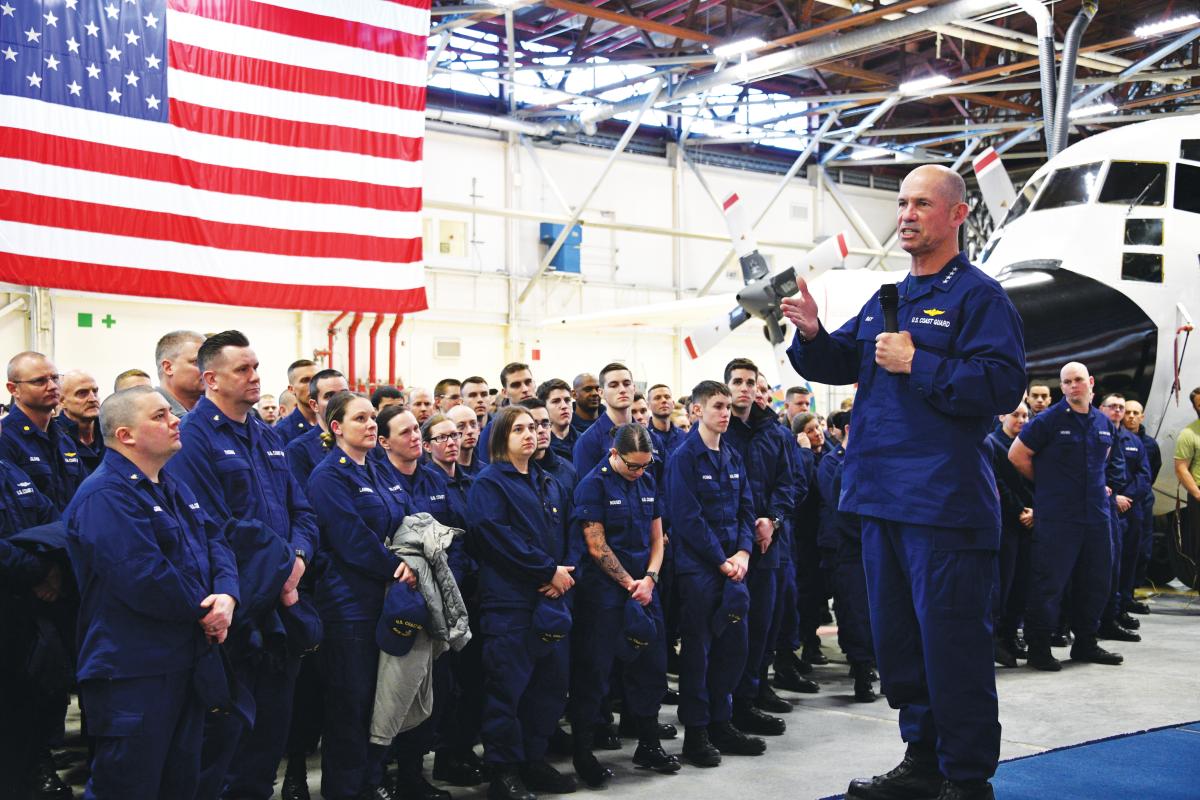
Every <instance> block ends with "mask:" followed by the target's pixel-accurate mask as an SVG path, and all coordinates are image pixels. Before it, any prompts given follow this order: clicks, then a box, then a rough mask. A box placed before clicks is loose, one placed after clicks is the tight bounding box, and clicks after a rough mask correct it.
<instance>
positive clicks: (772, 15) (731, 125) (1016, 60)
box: [428, 0, 1200, 177]
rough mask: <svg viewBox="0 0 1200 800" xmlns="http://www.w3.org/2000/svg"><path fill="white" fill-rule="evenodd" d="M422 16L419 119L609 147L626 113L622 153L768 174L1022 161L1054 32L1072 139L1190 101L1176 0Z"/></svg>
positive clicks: (1183, 8)
mask: <svg viewBox="0 0 1200 800" xmlns="http://www.w3.org/2000/svg"><path fill="white" fill-rule="evenodd" d="M1089 12H1091V13H1090V14H1089ZM433 14H434V17H433V26H432V32H431V35H430V39H429V65H430V66H429V70H430V72H429V81H430V82H429V87H430V88H429V101H428V104H429V108H430V111H429V113H428V116H429V117H430V118H432V119H441V120H444V121H447V122H451V123H457V124H469V125H476V126H481V127H490V128H494V129H499V130H504V131H515V132H517V133H521V134H524V135H526V136H528V137H530V138H534V139H549V140H558V141H581V142H584V143H589V144H599V145H600V146H610V147H611V146H613V144H614V143H615V140H616V137H618V136H621V135H622V134H623V133H628V131H629V129H630V128H633V127H635V126H632V125H630V124H629V123H630V122H633V121H635V120H637V121H639V122H640V125H637V126H636V135H634V136H632V137H631V138H632V141H631V142H630V143H629V144H628V147H629V149H631V150H636V149H638V148H642V149H643V150H648V151H653V150H654V149H656V148H665V147H666V146H667V145H669V144H675V145H680V144H682V145H683V146H684V148H685V150H686V151H687V152H689V153H691V154H693V155H695V156H697V157H698V160H699V159H703V160H704V161H708V162H713V161H716V162H718V163H719V162H721V160H722V159H725V160H727V161H730V162H731V163H750V162H755V163H757V164H759V165H766V168H768V169H770V165H772V164H775V165H778V167H779V169H778V171H781V172H782V171H783V170H784V169H786V168H787V165H788V164H789V163H792V162H793V160H794V159H796V158H797V156H798V155H799V154H800V153H802V152H803V151H804V150H805V149H806V148H810V149H811V150H812V153H811V155H812V158H813V160H816V161H819V162H820V163H821V164H822V165H824V166H826V167H837V168H854V169H856V170H857V169H863V170H870V171H871V173H873V174H874V175H878V176H881V177H882V176H888V175H895V174H900V173H901V172H903V171H906V170H907V169H908V168H909V167H908V166H906V165H911V164H916V163H947V164H951V163H954V162H958V163H959V164H960V165H961V164H962V163H963V162H964V155H966V156H969V155H971V154H972V153H974V152H977V151H979V150H982V149H983V148H986V147H987V146H993V147H996V148H997V149H998V150H1000V151H1001V152H1002V153H1004V154H1005V159H1006V161H1008V162H1009V164H1010V170H1011V171H1013V172H1015V173H1020V172H1021V171H1022V168H1023V166H1024V167H1025V168H1026V169H1033V168H1034V167H1036V166H1037V165H1038V164H1040V163H1041V162H1042V161H1043V160H1044V159H1045V158H1046V152H1047V147H1048V145H1047V139H1046V137H1045V136H1044V135H1043V129H1044V128H1045V129H1048V130H1053V129H1054V125H1055V120H1054V117H1053V115H1052V114H1051V115H1048V114H1047V111H1048V110H1050V109H1053V108H1054V107H1055V106H1056V105H1057V103H1056V102H1055V101H1054V98H1053V95H1054V94H1055V93H1057V92H1059V91H1060V87H1058V86H1057V85H1054V84H1056V82H1053V83H1052V84H1051V85H1043V82H1042V81H1040V78H1039V76H1040V75H1041V74H1043V73H1042V71H1041V70H1040V69H1039V59H1042V60H1044V59H1046V58H1048V57H1049V50H1048V49H1047V48H1042V50H1041V53H1040V55H1039V42H1044V41H1046V40H1047V39H1048V37H1049V36H1050V35H1052V36H1053V39H1054V42H1055V44H1056V61H1057V62H1058V64H1059V66H1061V63H1062V61H1063V60H1064V54H1063V45H1064V42H1065V41H1069V40H1071V39H1072V38H1074V39H1075V40H1076V41H1077V42H1078V48H1077V49H1078V55H1077V67H1076V69H1075V70H1074V86H1073V93H1072V94H1071V95H1070V96H1071V97H1072V102H1071V105H1070V106H1063V108H1062V109H1061V112H1060V113H1061V114H1062V115H1063V118H1065V116H1066V115H1067V112H1068V110H1070V120H1069V121H1068V122H1067V123H1066V124H1065V125H1063V124H1062V123H1061V122H1060V123H1059V130H1060V131H1061V130H1062V129H1063V128H1067V130H1066V136H1067V139H1066V140H1065V141H1074V140H1076V139H1077V138H1079V137H1081V136H1084V135H1087V134H1089V133H1092V132H1096V131H1099V130H1104V129H1106V128H1109V127H1112V126H1115V125H1124V124H1128V123H1130V122H1135V121H1139V120H1142V119H1145V118H1147V117H1150V116H1152V115H1160V114H1171V113H1191V112H1194V111H1197V110H1200V105H1198V103H1200V16H1197V7H1196V5H1195V4H1189V3H1180V2H1152V1H1151V0H1121V1H1120V2H1117V1H1116V0H1107V2H1100V3H1095V2H1076V1H1075V0H1064V1H1063V2H1054V3H1041V2H1039V1H1038V0H1021V2H988V0H942V1H939V0H585V1H584V2H579V1H578V0H542V1H541V2H528V0H515V2H508V1H507V0H506V1H505V2H504V4H503V5H501V4H500V0H496V3H495V4H490V5H485V4H478V5H475V4H468V5H464V4H462V3H461V2H459V3H455V2H453V0H440V1H439V2H435V4H434V7H433ZM1073 34H1081V35H1079V36H1077V37H1076V36H1073ZM1068 49H1071V48H1070V46H1069V45H1068ZM1066 60H1068V61H1069V60H1070V56H1069V55H1068V56H1067V57H1066ZM1057 72H1061V69H1056V73H1057ZM1047 95H1049V104H1047V102H1046V98H1047ZM1059 137H1061V133H1060V134H1059ZM1051 138H1056V137H1051ZM1059 140H1062V139H1061V138H1059ZM1050 147H1051V149H1053V147H1054V144H1053V143H1051V145H1050Z"/></svg>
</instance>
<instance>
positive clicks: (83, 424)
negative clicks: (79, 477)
mask: <svg viewBox="0 0 1200 800" xmlns="http://www.w3.org/2000/svg"><path fill="white" fill-rule="evenodd" d="M99 419H100V386H99V385H98V384H97V383H96V379H95V378H93V377H92V376H91V375H89V374H87V373H86V372H83V371H82V370H72V371H71V372H68V373H66V374H65V375H63V383H62V409H61V413H59V415H58V416H57V417H55V418H54V423H53V424H55V425H58V426H60V427H61V428H62V429H63V433H65V434H66V435H67V436H68V437H69V438H70V439H71V441H72V442H74V444H75V452H76V453H78V454H79V457H80V458H82V459H83V468H84V472H85V473H86V474H87V475H91V474H92V472H93V471H94V470H95V469H96V467H98V466H100V460H101V459H102V458H104V437H103V436H101V435H100V423H99Z"/></svg>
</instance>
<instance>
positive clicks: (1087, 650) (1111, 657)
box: [1071, 636, 1125, 667]
mask: <svg viewBox="0 0 1200 800" xmlns="http://www.w3.org/2000/svg"><path fill="white" fill-rule="evenodd" d="M1071 660H1072V661H1082V662H1084V663H1087V664H1107V665H1108V666H1110V667H1115V666H1117V665H1119V664H1121V663H1123V662H1124V661H1125V657H1124V656H1122V655H1121V654H1120V653H1113V652H1110V651H1108V650H1105V649H1104V648H1103V647H1101V646H1100V645H1098V644H1096V640H1095V639H1091V638H1086V637H1083V636H1080V637H1078V638H1076V639H1075V644H1073V645H1071Z"/></svg>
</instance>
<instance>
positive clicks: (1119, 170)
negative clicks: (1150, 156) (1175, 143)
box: [1100, 161, 1167, 206]
mask: <svg viewBox="0 0 1200 800" xmlns="http://www.w3.org/2000/svg"><path fill="white" fill-rule="evenodd" d="M1166 197H1167V165H1166V164H1158V163H1153V162H1149V161H1114V162H1112V166H1110V167H1109V168H1108V177H1106V178H1105V179H1104V188H1103V189H1101V190H1100V202H1101V203H1116V204H1118V205H1126V206H1135V205H1136V206H1161V205H1162V204H1163V203H1164V202H1166Z"/></svg>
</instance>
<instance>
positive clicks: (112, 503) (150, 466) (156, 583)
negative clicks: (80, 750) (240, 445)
mask: <svg viewBox="0 0 1200 800" xmlns="http://www.w3.org/2000/svg"><path fill="white" fill-rule="evenodd" d="M101 420H102V424H103V428H104V438H105V439H106V442H107V446H108V451H107V453H106V454H105V456H104V461H103V463H102V464H101V466H100V467H99V468H98V469H97V470H96V472H94V473H93V474H92V475H91V477H89V478H88V479H87V480H85V481H84V483H83V485H82V486H81V487H80V489H79V491H78V492H77V493H76V495H75V498H74V499H73V500H72V501H71V504H70V505H69V506H68V507H67V511H66V513H65V515H64V519H65V521H66V526H67V546H68V548H69V550H70V553H71V562H72V564H73V565H74V569H75V574H76V576H77V579H78V582H79V587H80V592H81V597H82V601H81V607H80V612H79V668H78V678H79V692H80V703H81V705H82V707H83V712H84V713H85V714H86V715H87V725H88V732H89V733H90V734H91V736H92V737H93V741H94V748H95V749H94V754H93V757H92V774H91V778H90V779H89V781H88V786H87V789H86V793H85V796H86V797H89V798H96V800H106V799H107V798H112V800H140V799H141V798H146V799H147V800H151V799H155V800H168V798H180V797H191V796H192V795H193V793H194V791H195V789H196V782H197V779H198V776H199V772H200V749H201V737H202V735H203V731H204V713H205V709H206V702H205V698H203V697H202V696H201V695H200V694H199V692H198V691H197V688H196V685H197V684H196V680H197V677H196V674H195V673H196V670H197V667H198V664H199V662H200V659H201V657H202V656H203V655H204V654H205V653H206V652H207V651H208V649H209V647H208V646H209V644H210V643H211V644H220V643H222V642H223V641H224V640H225V637H226V633H227V631H228V630H229V626H230V623H231V622H232V620H233V613H234V608H235V606H236V605H237V603H238V597H239V589H238V576H237V566H236V562H235V559H234V555H233V552H232V551H231V550H230V548H229V545H228V544H227V542H226V540H225V537H224V535H223V533H222V530H221V528H220V527H218V525H217V524H216V523H215V522H214V520H213V519H212V518H211V517H210V516H209V515H208V513H207V511H206V509H205V508H204V506H203V504H202V503H201V502H199V501H197V499H196V497H195V496H194V495H193V494H192V492H191V490H190V488H189V487H188V486H187V485H186V484H184V483H183V482H182V481H179V480H177V479H176V478H174V477H173V476H172V475H170V474H168V473H165V472H163V469H162V468H163V465H164V464H166V463H167V461H168V460H169V459H171V458H172V457H173V456H175V454H176V453H178V452H179V449H180V440H179V418H178V417H176V416H175V415H174V414H172V413H171V408H170V405H169V404H168V403H167V401H166V400H165V399H164V398H163V397H162V396H161V395H159V394H158V393H157V392H155V391H154V390H153V389H151V388H149V387H147V386H142V387H136V388H133V389H127V390H125V391H123V392H118V393H116V394H114V395H112V396H110V397H109V398H108V399H107V400H106V401H105V402H104V405H103V407H102V409H101Z"/></svg>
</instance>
